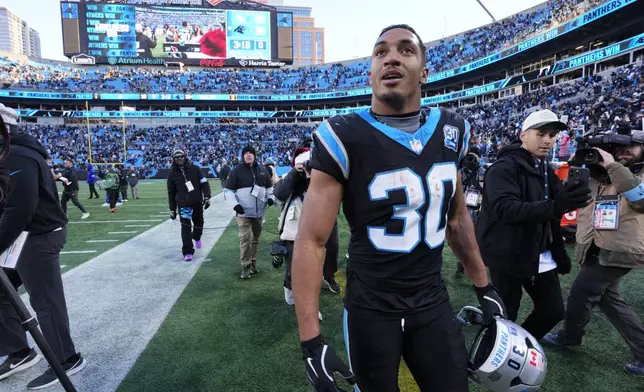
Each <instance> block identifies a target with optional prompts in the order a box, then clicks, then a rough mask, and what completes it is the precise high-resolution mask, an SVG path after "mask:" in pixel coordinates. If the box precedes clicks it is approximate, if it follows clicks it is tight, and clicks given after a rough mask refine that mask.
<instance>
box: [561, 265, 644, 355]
mask: <svg viewBox="0 0 644 392" xmlns="http://www.w3.org/2000/svg"><path fill="white" fill-rule="evenodd" d="M629 272H631V270H630V269H629V268H618V267H605V266H603V265H601V264H599V260H598V258H597V255H596V254H593V255H589V256H587V257H586V261H585V262H584V264H583V265H582V267H581V270H580V271H579V274H578V275H577V277H576V278H575V281H574V282H573V283H572V287H571V288H570V294H569V296H568V306H567V309H566V318H565V323H564V333H565V334H566V335H568V336H569V337H570V338H572V339H578V338H581V337H582V336H583V335H584V329H585V328H586V325H587V324H588V322H589V321H590V315H591V312H592V309H593V308H594V307H595V306H599V309H601V311H602V312H603V313H604V314H605V315H606V318H607V319H608V320H609V321H610V322H611V324H613V326H614V327H615V329H617V331H618V332H619V333H620V335H622V337H623V338H624V340H625V341H626V344H628V347H629V348H630V349H631V352H632V353H633V356H634V357H635V359H637V360H638V361H642V362H644V325H642V321H641V320H640V318H639V317H638V316H637V315H636V314H635V313H634V312H633V309H631V307H630V305H628V304H627V303H626V301H624V298H623V297H622V295H621V294H620V292H619V282H620V280H621V279H622V277H624V276H625V275H626V274H628V273H629Z"/></svg>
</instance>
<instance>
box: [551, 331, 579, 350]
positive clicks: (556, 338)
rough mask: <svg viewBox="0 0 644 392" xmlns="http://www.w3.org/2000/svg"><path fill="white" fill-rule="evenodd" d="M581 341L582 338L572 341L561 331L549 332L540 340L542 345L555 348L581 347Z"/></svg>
mask: <svg viewBox="0 0 644 392" xmlns="http://www.w3.org/2000/svg"><path fill="white" fill-rule="evenodd" d="M583 341H584V340H583V338H579V339H572V338H571V337H569V336H567V335H566V333H565V332H564V331H563V330H561V331H559V332H551V333H549V334H547V335H546V336H544V337H543V338H542V339H541V342H542V343H546V344H549V345H551V346H557V347H573V346H581V345H582V343H583Z"/></svg>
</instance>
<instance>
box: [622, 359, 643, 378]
mask: <svg viewBox="0 0 644 392" xmlns="http://www.w3.org/2000/svg"><path fill="white" fill-rule="evenodd" d="M624 370H626V373H628V374H631V375H633V376H638V377H644V362H640V361H635V362H633V363H629V364H628V365H626V366H624Z"/></svg>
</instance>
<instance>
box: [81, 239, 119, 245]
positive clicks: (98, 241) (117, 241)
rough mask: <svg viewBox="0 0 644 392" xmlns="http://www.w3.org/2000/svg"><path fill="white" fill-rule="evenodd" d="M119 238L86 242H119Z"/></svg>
mask: <svg viewBox="0 0 644 392" xmlns="http://www.w3.org/2000/svg"><path fill="white" fill-rule="evenodd" d="M119 241H120V240H89V241H87V242H88V243H90V244H91V243H101V242H119Z"/></svg>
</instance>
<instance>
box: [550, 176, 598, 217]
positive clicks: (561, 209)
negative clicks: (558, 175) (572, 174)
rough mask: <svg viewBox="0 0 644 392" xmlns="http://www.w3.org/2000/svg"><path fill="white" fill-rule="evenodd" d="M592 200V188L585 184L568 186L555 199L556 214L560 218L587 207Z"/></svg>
mask: <svg viewBox="0 0 644 392" xmlns="http://www.w3.org/2000/svg"><path fill="white" fill-rule="evenodd" d="M590 199H591V197H590V188H588V187H586V186H585V185H583V184H580V185H573V184H566V185H565V186H564V187H563V189H562V190H561V191H560V192H559V194H558V195H557V196H556V197H555V200H554V213H555V215H556V216H557V217H558V218H560V217H561V216H563V214H565V213H567V212H570V211H573V210H576V209H577V208H582V207H586V205H587V204H588V202H589V201H590Z"/></svg>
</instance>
